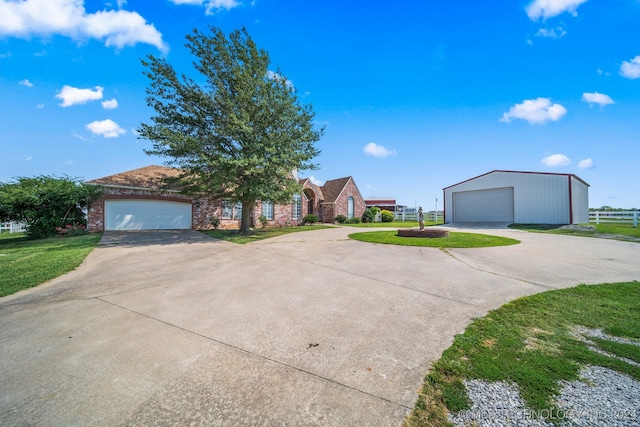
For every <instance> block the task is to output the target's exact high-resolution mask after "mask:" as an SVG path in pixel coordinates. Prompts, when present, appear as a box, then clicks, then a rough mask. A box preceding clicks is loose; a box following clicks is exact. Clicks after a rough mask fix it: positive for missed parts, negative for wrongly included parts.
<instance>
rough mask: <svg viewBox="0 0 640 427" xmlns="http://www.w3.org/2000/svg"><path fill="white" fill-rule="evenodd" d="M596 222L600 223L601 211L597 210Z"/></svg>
mask: <svg viewBox="0 0 640 427" xmlns="http://www.w3.org/2000/svg"><path fill="white" fill-rule="evenodd" d="M596 224H600V211H596Z"/></svg>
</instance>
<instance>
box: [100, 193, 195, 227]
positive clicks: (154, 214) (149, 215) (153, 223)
mask: <svg viewBox="0 0 640 427" xmlns="http://www.w3.org/2000/svg"><path fill="white" fill-rule="evenodd" d="M104 217H105V229H106V230H175V229H187V230H188V229H190V228H191V204H190V203H179V202H167V201H162V200H107V201H105V212H104Z"/></svg>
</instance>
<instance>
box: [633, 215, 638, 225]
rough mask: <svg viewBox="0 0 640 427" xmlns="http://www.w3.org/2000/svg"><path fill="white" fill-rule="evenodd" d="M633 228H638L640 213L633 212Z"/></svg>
mask: <svg viewBox="0 0 640 427" xmlns="http://www.w3.org/2000/svg"><path fill="white" fill-rule="evenodd" d="M633 226H634V227H636V228H637V227H638V211H633Z"/></svg>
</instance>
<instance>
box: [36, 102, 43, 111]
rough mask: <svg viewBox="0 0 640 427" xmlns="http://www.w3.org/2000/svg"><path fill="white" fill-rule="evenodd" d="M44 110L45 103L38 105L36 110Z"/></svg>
mask: <svg viewBox="0 0 640 427" xmlns="http://www.w3.org/2000/svg"><path fill="white" fill-rule="evenodd" d="M43 108H44V104H43V103H40V104H38V105H36V109H38V110H42V109H43Z"/></svg>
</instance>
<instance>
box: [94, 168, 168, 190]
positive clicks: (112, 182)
mask: <svg viewBox="0 0 640 427" xmlns="http://www.w3.org/2000/svg"><path fill="white" fill-rule="evenodd" d="M178 175H180V171H179V170H178V169H174V168H169V167H166V166H155V165H151V166H146V167H143V168H139V169H134V170H130V171H127V172H122V173H118V174H115V175H109V176H105V177H103V178H98V179H93V180H91V181H87V183H88V184H100V185H108V186H115V187H132V188H146V189H154V190H157V189H160V188H162V187H164V182H163V179H165V178H173V177H176V176H178Z"/></svg>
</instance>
